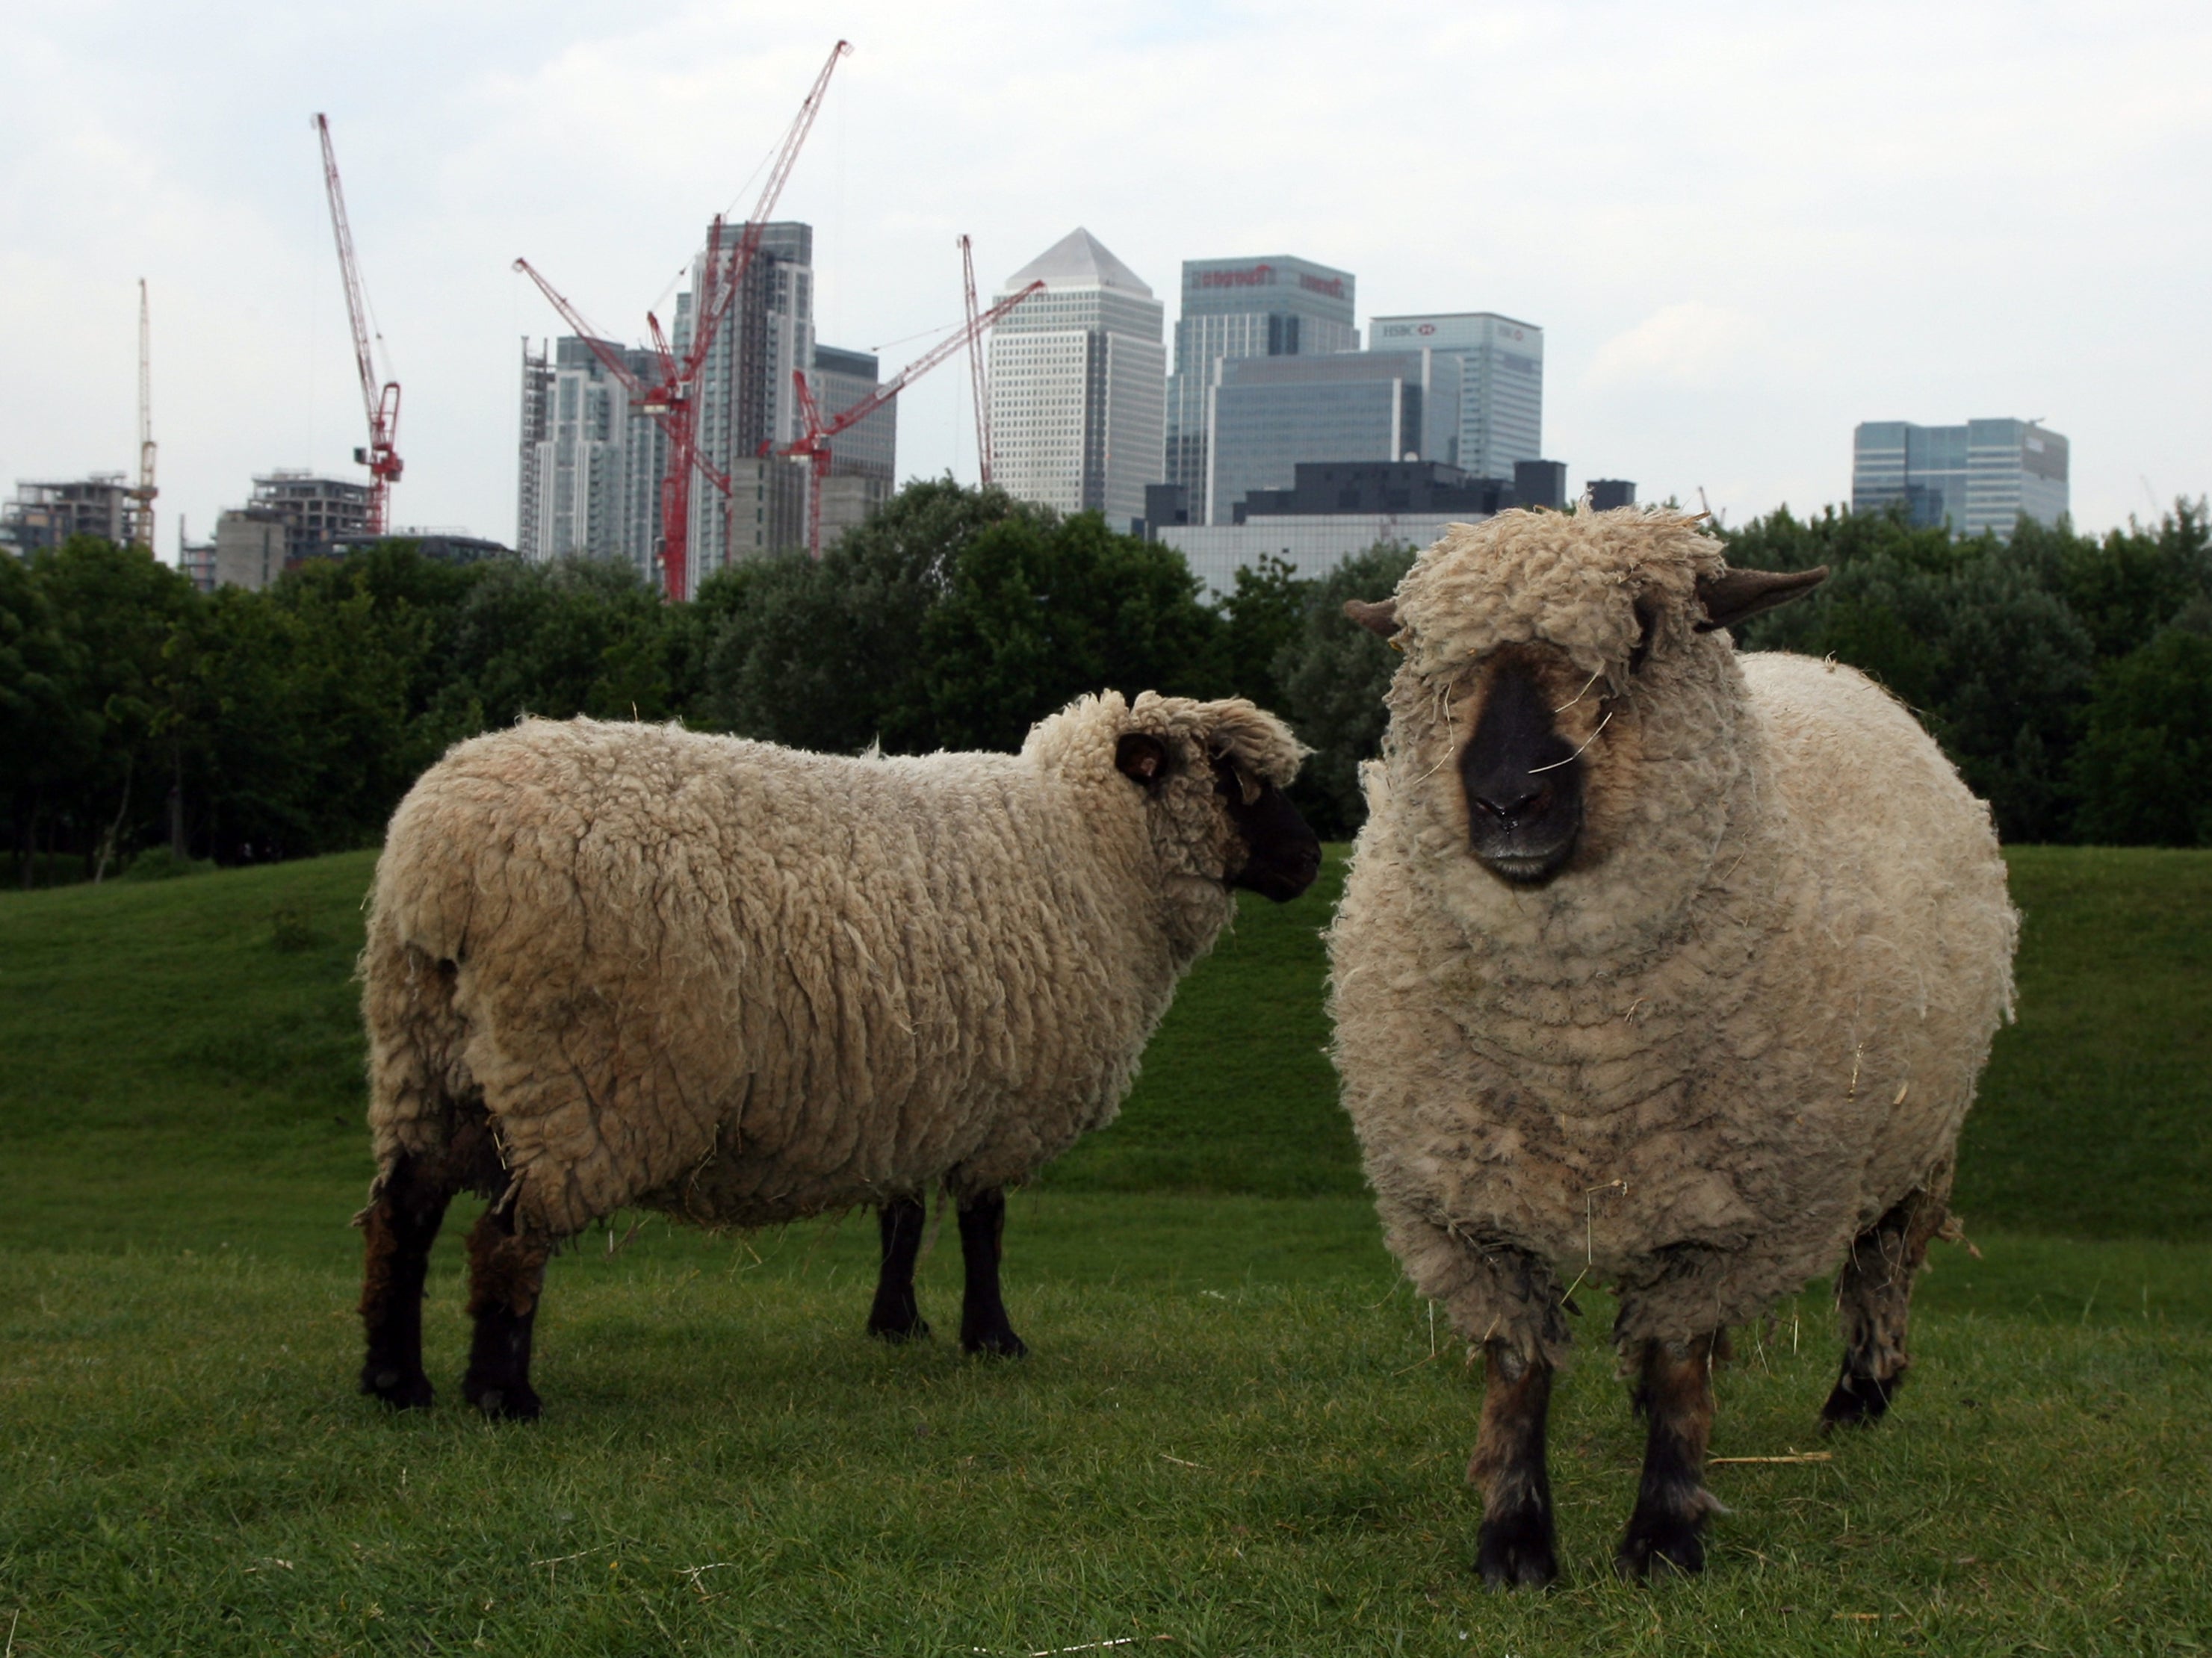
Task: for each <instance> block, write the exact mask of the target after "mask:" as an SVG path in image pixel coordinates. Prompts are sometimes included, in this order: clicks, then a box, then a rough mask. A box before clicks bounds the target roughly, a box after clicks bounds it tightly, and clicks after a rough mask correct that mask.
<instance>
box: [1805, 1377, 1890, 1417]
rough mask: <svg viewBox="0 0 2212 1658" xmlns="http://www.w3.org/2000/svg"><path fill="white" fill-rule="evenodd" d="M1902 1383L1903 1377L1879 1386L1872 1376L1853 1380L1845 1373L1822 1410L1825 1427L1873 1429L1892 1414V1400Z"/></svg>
mask: <svg viewBox="0 0 2212 1658" xmlns="http://www.w3.org/2000/svg"><path fill="white" fill-rule="evenodd" d="M1900 1380H1902V1378H1901V1377H1899V1378H1895V1379H1893V1380H1891V1381H1889V1382H1877V1381H1875V1379H1874V1378H1873V1377H1872V1376H1853V1375H1852V1374H1851V1373H1850V1371H1849V1370H1846V1371H1844V1374H1843V1375H1842V1376H1840V1377H1838V1379H1837V1382H1836V1388H1835V1391H1834V1392H1833V1393H1832V1394H1829V1395H1828V1402H1827V1403H1826V1404H1825V1405H1823V1406H1820V1425H1821V1427H1822V1428H1823V1429H1830V1428H1838V1427H1845V1428H1871V1427H1872V1426H1874V1424H1875V1423H1877V1422H1879V1421H1881V1418H1882V1417H1883V1416H1884V1415H1885V1414H1886V1413H1887V1411H1888V1410H1889V1401H1890V1398H1891V1396H1892V1395H1893V1394H1895V1393H1896V1392H1897V1383H1898V1381H1900Z"/></svg>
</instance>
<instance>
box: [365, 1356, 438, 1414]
mask: <svg viewBox="0 0 2212 1658" xmlns="http://www.w3.org/2000/svg"><path fill="white" fill-rule="evenodd" d="M361 1390H362V1392H363V1393H365V1394H368V1396H369V1397H370V1398H371V1399H380V1400H383V1401H384V1402H385V1403H386V1405H389V1406H391V1407H392V1409H393V1410H395V1411H427V1410H428V1409H429V1408H430V1400H431V1399H432V1397H433V1396H434V1394H435V1390H434V1389H433V1388H431V1386H430V1378H429V1377H428V1376H424V1375H423V1374H422V1371H420V1370H416V1371H415V1372H414V1373H413V1374H412V1375H410V1374H409V1373H408V1372H406V1371H405V1370H401V1369H400V1368H399V1367H398V1365H396V1364H379V1363H375V1362H374V1361H373V1360H372V1361H371V1362H370V1363H368V1364H365V1365H363V1366H362V1372H361Z"/></svg>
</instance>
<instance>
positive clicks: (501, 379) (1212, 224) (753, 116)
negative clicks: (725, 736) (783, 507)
mask: <svg viewBox="0 0 2212 1658" xmlns="http://www.w3.org/2000/svg"><path fill="white" fill-rule="evenodd" d="M839 34H843V35H845V36H848V37H849V38H850V39H852V41H853V42H854V48H855V50H854V55H853V56H852V57H851V58H848V59H847V60H846V61H845V63H844V64H843V65H842V67H841V68H840V69H839V70H838V71H837V74H836V78H835V81H834V82H833V85H832V88H831V91H830V94H829V100H828V102H827V104H826V106H825V108H824V111H823V116H822V118H821V120H820V122H819V124H818V125H817V127H816V129H815V132H814V136H813V138H812V140H811V143H810V144H809V145H808V147H807V149H806V150H805V153H804V154H803V155H802V156H801V157H800V159H799V165H798V168H797V170H796V172H795V173H794V174H793V178H792V179H791V183H790V186H789V188H788V189H787V191H786V192H785V194H784V197H783V200H782V203H781V207H780V209H779V216H781V217H787V218H799V219H805V220H807V221H809V222H811V223H812V224H813V225H814V227H815V237H816V240H815V269H816V272H817V281H818V296H817V318H818V325H819V327H818V331H819V336H820V338H821V339H822V341H823V343H825V344H834V345H842V346H848V347H856V348H859V349H871V348H877V347H880V348H882V350H883V355H884V369H885V372H886V373H887V374H888V373H889V372H890V370H892V369H894V368H896V367H897V366H899V365H900V364H902V363H903V362H905V361H908V360H909V359H910V358H911V357H913V356H915V355H919V354H920V353H921V351H922V350H923V349H926V347H927V345H928V343H930V342H931V340H932V339H933V338H934V337H936V335H937V334H938V333H939V332H940V331H944V330H945V329H948V328H950V327H951V326H952V325H956V324H957V322H958V320H959V318H960V293H959V263H958V256H957V252H956V250H955V247H954V243H953V239H954V237H955V236H956V235H957V234H959V233H961V232H963V231H966V232H968V233H969V234H972V235H973V236H974V237H975V246H976V249H977V258H978V276H979V278H980V279H981V281H982V282H984V283H985V284H986V285H987V286H988V287H990V288H995V287H997V286H998V284H999V283H1000V282H1001V281H1003V280H1004V278H1005V277H1006V276H1008V275H1010V274H1011V273H1012V271H1013V270H1016V269H1017V268H1018V267H1019V266H1020V265H1022V264H1025V263H1026V262H1027V261H1028V260H1030V258H1033V257H1035V255H1036V254H1037V253H1038V252H1042V250H1043V249H1044V248H1045V247H1046V246H1048V245H1050V244H1051V243H1052V242H1054V241H1055V240H1058V239H1059V238H1060V237H1061V236H1063V235H1065V234H1066V233H1067V232H1068V231H1069V230H1070V229H1072V228H1074V227H1075V226H1077V225H1082V226H1085V227H1087V228H1089V229H1090V230H1091V232H1092V233H1093V234H1095V235H1097V237H1098V238H1099V239H1100V240H1102V241H1103V242H1104V243H1105V244H1106V245H1107V246H1109V247H1110V248H1111V249H1113V251H1114V252H1115V253H1116V254H1118V255H1119V256H1120V257H1121V258H1122V259H1123V260H1125V261H1126V262H1127V264H1129V265H1131V266H1132V267H1133V269H1134V270H1136V271H1137V272H1138V273H1139V275H1140V276H1143V277H1144V278H1145V279H1146V281H1147V282H1150V283H1152V286H1153V288H1154V289H1155V291H1156V292H1158V293H1159V294H1160V295H1162V296H1163V297H1164V299H1165V300H1166V301H1168V303H1169V307H1170V309H1169V317H1168V321H1169V325H1170V328H1172V325H1173V322H1174V318H1175V311H1174V300H1175V295H1176V285H1177V279H1178V274H1179V270H1180V265H1181V262H1182V260H1183V259H1185V258H1217V257H1230V256H1245V255H1259V254H1275V253H1291V254H1298V255H1303V256H1304V257H1307V258H1314V259H1318V260H1322V261H1323V262H1325V263H1327V264H1334V265H1337V266H1340V267H1342V268H1343V269H1346V270H1350V271H1352V272H1353V273H1354V274H1355V275H1356V276H1357V278H1358V313H1359V322H1360V325H1361V326H1362V327H1363V328H1364V327H1365V326H1366V325H1367V320H1368V319H1369V318H1370V317H1371V316H1374V315H1376V314H1378V313H1381V314H1389V313H1397V312H1407V311H1446V310H1493V311H1501V312H1504V313H1508V314H1510V315H1512V316H1515V317H1518V318H1521V319H1525V320H1527V321H1531V322H1534V323H1537V324H1540V325H1542V327H1543V328H1544V329H1545V331H1546V338H1547V358H1548V361H1547V367H1546V375H1545V389H1544V446H1545V452H1546V453H1547V455H1549V456H1552V457H1553V458H1556V459H1563V460H1565V462H1566V463H1567V465H1568V476H1569V479H1570V482H1571V483H1572V484H1573V485H1575V486H1577V487H1579V484H1580V483H1581V481H1582V480H1583V479H1584V478H1586V477H1627V478H1633V479H1635V480H1636V481H1637V482H1638V485H1639V486H1640V489H1641V493H1642V495H1643V496H1644V498H1645V499H1647V500H1649V499H1656V498H1662V497H1664V496H1666V495H1670V494H1671V495H1676V496H1679V497H1680V498H1682V499H1685V500H1694V499H1695V498H1696V495H1697V492H1698V490H1699V488H1701V487H1702V488H1703V489H1705V491H1706V493H1707V495H1708V496H1709V497H1710V499H1711V502H1712V504H1713V505H1714V506H1715V507H1719V508H1721V509H1723V512H1724V513H1725V514H1726V516H1727V518H1728V519H1729V521H1731V522H1735V521H1739V520H1741V519H1743V518H1745V517H1747V516H1750V515H1752V514H1753V513H1762V512H1765V511H1767V510H1769V509H1771V508H1772V507H1777V506H1779V505H1782V504H1784V503H1785V502H1786V503H1787V504H1788V505H1789V506H1790V507H1792V508H1794V509H1797V510H1800V511H1802V510H1805V509H1808V508H1817V507H1819V506H1820V505H1821V504H1822V503H1824V502H1828V501H1844V500H1847V499H1848V497H1849V494H1850V440H1851V428H1852V426H1853V425H1854V424H1855V423H1856V422H1859V421H1862V420H1875V419H1904V420H1911V421H1917V422H1924V423H1949V422H1958V421H1961V420H1964V419H1966V418H1967V417H1968V416H1984V415H1992V416H2024V417H2027V416H2040V417H2042V418H2043V419H2044V420H2045V421H2046V422H2048V423H2049V424H2050V425H2051V426H2052V427H2053V428H2056V429H2057V430H2058V431H2060V432H2063V433H2064V434H2066V435H2067V436H2068V437H2069V439H2071V440H2072V443H2073V501H2074V512H2075V519H2076V521H2077V522H2078V523H2080V524H2081V525H2083V526H2084V527H2087V528H2090V529H2093V530H2099V531H2101V530H2103V529H2105V528H2106V527H2109V526H2111V525H2114V524H2117V523H2119V522H2121V521H2122V520H2124V519H2126V518H2127V517H2128V515H2129V514H2130V513H2135V514H2138V515H2143V516H2148V515H2149V514H2150V513H2152V511H2153V509H2154V505H2155V506H2163V505H2165V504H2166V503H2167V502H2169V501H2171V499H2172V497H2173V496H2174V495H2177V494H2183V493H2186V494H2188V495H2197V494H2200V493H2202V492H2203V491H2205V490H2206V489H2208V488H2212V395H2208V392H2212V376H2208V372H2207V371H2208V367H2212V349H2208V348H2212V303H2208V301H2212V220H2208V216H2207V213H2206V207H2207V195H2208V189H2207V184H2208V180H2212V96H2208V94H2207V92H2206V89H2205V81H2204V70H2205V66H2206V64H2207V62H2208V58H2212V7H2208V6H2206V5H2204V4H2203V3H2202V0H2197V3H2194V4H2188V3H2141V4H2130V3H2125V0H2119V3H2112V0H2106V3H2102V4H2100V5H2097V6H2084V5H2081V4H2078V3H2074V4H2066V5H2059V4H2045V3H2020V4H1996V3H1971V4H1954V5H1946V4H1942V3H1930V0H1917V3H1905V4H1892V3H1884V0H1860V3H1854V4H1852V5H1850V6H1832V7H1830V6H1816V5H1779V6H1778V5H1776V4H1773V3H1771V0H1757V3H1752V0H1692V3H1672V4H1666V5H1653V4H1643V5H1635V4H1606V3H1556V0H1555V3H1549V4H1534V3H1510V4H1492V5H1485V4H1444V5H1437V4H1435V3H1426V4H1411V3H1391V0H1386V3H1372V0H1370V3H1366V4H1361V5H1352V4H1347V3H1343V0H1337V3H1330V4H1317V3H1310V0H1267V3H1251V4H1206V3H1190V0H1173V3H1151V0H1144V3H1124V4H1103V5H1085V6H1073V5H1060V4H1054V3H1050V0H1024V3H1022V4H1019V5H1014V4H1009V3H997V0H991V3H938V4H932V5H927V6H918V5H915V4H912V3H904V4H884V3H861V4H850V5H846V6H843V7H837V6H823V7H805V6H795V5H788V4H786V5H778V6H769V5H765V4H759V3H753V0H744V3H728V0H723V3H669V4H663V5H653V4H645V5H629V6H625V5H608V4H604V3H601V4H592V5H589V6H586V5H585V4H582V3H576V0H532V3H528V4H523V3H512V0H493V3H476V0H440V3H435V4H431V3H422V0H383V3H380V4H378V5H375V6H364V5H359V4H352V5H345V6H337V5H320V4H313V3H301V0H289V3H285V4H283V5H276V4H268V3H259V0H227V3H226V0H212V3H210V0H187V3H182V4H179V3H176V0H167V3H156V0H66V3H56V0H0V95H4V100H5V107H6V109H7V112H8V113H7V118H6V125H5V127H4V129H0V131H4V136H0V227H4V228H0V318H4V319H5V324H4V332H0V339H4V342H5V343H4V346H0V351H4V355H0V374H4V379H0V486H4V485H5V484H6V483H9V482H11V481H13V480H15V479H28V478H39V479H43V478H48V477H70V476H78V475H82V474H83V473H85V472H88V471H114V470H123V469H126V468H130V467H132V466H134V465H135V460H136V454H135V446H136V434H135V422H136V419H137V411H136V401H135V398H136V349H137V327H136V324H137V278H138V277H139V276H142V275H143V276H146V277H147V278H148V279H149V282H150V283H151V287H152V294H153V307H154V418H155V437H156V438H157V440H159V442H160V445H161V477H160V482H161V501H160V513H161V531H160V533H161V542H162V548H161V550H162V553H163V556H165V557H171V558H173V556H174V552H175V545H176V526H177V519H178V515H179V513H182V514H184V515H185V518H186V519H187V520H188V522H189V525H190V527H191V531H192V533H193V535H194V536H195V537H196V538H197V537H202V536H204V535H205V534H206V533H207V532H208V531H210V530H211V529H212V528H213V526H214V522H215V516H216V513H217V511H218V510H220V509H221V508H222V507H226V506H232V505H237V504H239V503H240V502H241V501H243V500H244V498H245V496H246V494H247V491H248V489H249V481H250V479H251V477H252V475H253V474H254V473H256V472H260V471H268V470H269V469H270V468H272V467H277V466H298V467H312V468H315V469H317V470H320V471H331V472H333V473H335V474H336V475H338V476H360V475H361V474H360V473H359V471H358V469H356V468H354V467H353V466H352V465H351V462H350V456H351V453H352V449H353V446H355V445H356V444H358V443H361V442H362V441H363V440H364V426H365V422H364V418H363V416H362V407H361V399H360V396H359V392H358V388H357V385H356V380H355V377H354V374H353V369H352V362H351V354H350V349H349V344H348V341H347V331H346V322H345V313H344V307H343V295H342V294H341V291H340V288H339V282H338V274H337V261H336V258H335V256H334V254H333V252H332V250H331V234H330V225H329V220H328V217H327V215H326V210H325V203H324V197H323V193H322V180H321V176H320V170H319V161H318V157H317V151H316V148H315V143H314V138H313V133H312V131H311V130H310V126H309V118H310V116H311V115H312V114H313V112H316V111H318V110H320V111H324V112H327V113H328V114H329V116H330V118H331V127H332V131H333V133H334V134H335V137H336V140H337V149H338V157H339V161H340V164H341V166H342V167H343V170H344V174H345V185H346V191H347V199H348V203H349V209H350V211H351V217H352V222H353V227H354V233H355V236H356V241H357V243H358V246H359V249H360V253H361V260H362V270H363V274H364V276H365V278H366V281H367V284H368V294H369V299H370V302H371V305H372V306H373V307H374V311H375V313H376V317H377V320H378V322H379V324H380V328H381V331H382V334H383V337H384V340H385V343H386V347H387V349H388V350H389V354H390V363H391V367H392V370H393V372H395V373H396V374H397V376H398V379H399V380H400V381H401V382H402V384H403V385H404V388H405V403H404V410H403V416H402V420H401V425H400V433H399V436H400V445H399V447H400V452H401V453H402V454H403V455H404V457H405V459H406V463H407V473H406V477H405V478H404V481H403V482H402V483H400V485H399V486H398V489H397V490H396V491H395V496H394V509H393V516H394V519H395V520H396V521H397V522H398V523H400V524H404V525H447V526H459V527H466V528H468V529H470V530H472V531H476V532H477V533H479V534H488V535H491V536H494V537H498V538H500V539H501V540H510V541H511V540H512V539H513V534H514V517H515V502H514V484H515V443H516V436H517V411H516V400H517V385H518V377H519V369H518V354H519V342H520V338H521V337H522V336H523V335H525V334H529V335H532V336H534V337H543V336H545V335H548V334H553V333H557V332H560V331H561V330H560V327H559V325H558V322H557V319H556V318H555V317H554V315H553V313H551V311H550V308H549V307H547V306H546V305H545V303H544V301H543V300H542V299H541V298H540V297H539V296H538V294H537V293H536V292H535V291H534V290H533V289H532V288H530V287H529V286H528V283H527V282H526V279H525V278H523V277H521V276H516V275H514V274H513V272H512V271H511V270H510V269H509V266H510V264H511V263H512V261H513V258H515V256H516V255H518V254H525V255H527V256H528V257H529V258H531V260H532V263H533V264H538V266H539V267H540V268H542V269H543V270H545V271H546V272H547V273H548V274H549V275H550V276H551V277H552V278H553V279H554V280H555V281H556V282H558V283H560V284H561V285H562V287H563V288H565V289H566V291H567V292H568V295H570V297H571V298H572V299H574V301H575V302H576V303H577V304H578V305H579V306H580V307H581V308H582V310H583V311H584V313H585V314H586V316H588V317H590V318H591V319H592V320H593V321H594V322H595V323H597V324H598V325H599V326H600V327H601V328H602V329H603V330H605V331H607V332H609V333H611V334H618V335H621V336H623V337H629V338H638V337H642V333H643V325H644V314H645V313H646V311H647V309H648V308H652V307H656V306H658V307H660V308H661V312H662V315H663V316H664V318H665V317H666V316H667V315H668V314H669V308H670V306H671V296H672V293H673V289H674V287H675V277H676V275H677V272H678V268H679V267H680V266H681V265H682V264H684V261H685V260H686V259H687V258H688V257H689V256H690V252H692V251H693V249H694V248H695V247H696V246H697V244H698V242H699V240H700V239H701V236H702V232H703V229H704V227H705V223H706V221H707V219H708V216H710V215H712V214H713V213H714V212H715V211H716V210H725V209H728V210H733V211H734V212H735V213H736V214H737V215H738V216H742V214H743V213H744V210H745V209H746V208H748V207H750V204H751V203H752V200H753V198H754V197H755V195H756V193H757V190H758V188H759V182H758V177H757V170H758V169H759V167H760V166H761V163H762V162H763V160H764V158H765V157H766V156H767V155H769V153H770V152H771V151H772V150H773V149H774V148H775V145H776V143H778V142H779V141H780V139H781V136H782V134H783V132H784V131H785V129H786V127H787V125H789V123H790V120H791V118H792V116H793V112H795V111H796V109H797V107H798V104H799V100H800V98H801V97H802V96H803V95H804V94H805V88H806V87H807V86H808V84H809V83H810V82H811V80H812V78H813V76H814V75H815V74H816V72H817V70H818V69H819V68H820V65H821V63H822V61H823V58H824V57H825V56H826V55H827V53H828V52H829V47H830V46H831V44H832V43H833V41H834V40H835V39H836V37H837V36H838V35H839ZM898 436H899V449H898V456H899V470H900V472H901V475H902V477H913V476H916V475H933V474H936V473H939V472H942V471H945V470H947V469H950V470H951V471H952V472H953V473H954V474H955V475H956V476H957V477H962V478H972V477H974V474H975V438H974V428H973V425H972V416H971V415H970V413H969V407H968V400H967V390H966V375H965V373H964V372H963V369H962V367H961V365H960V363H959V362H958V361H957V360H955V361H953V362H951V363H948V364H947V365H946V366H945V367H943V368H941V369H939V371H938V372H937V373H936V374H934V375H933V376H931V377H929V378H927V379H926V380H921V381H920V382H918V383H917V384H916V386H915V387H914V389H912V390H911V391H909V392H907V393H906V394H905V396H904V397H903V398H902V400H901V408H900V413H899V434H898Z"/></svg>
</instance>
